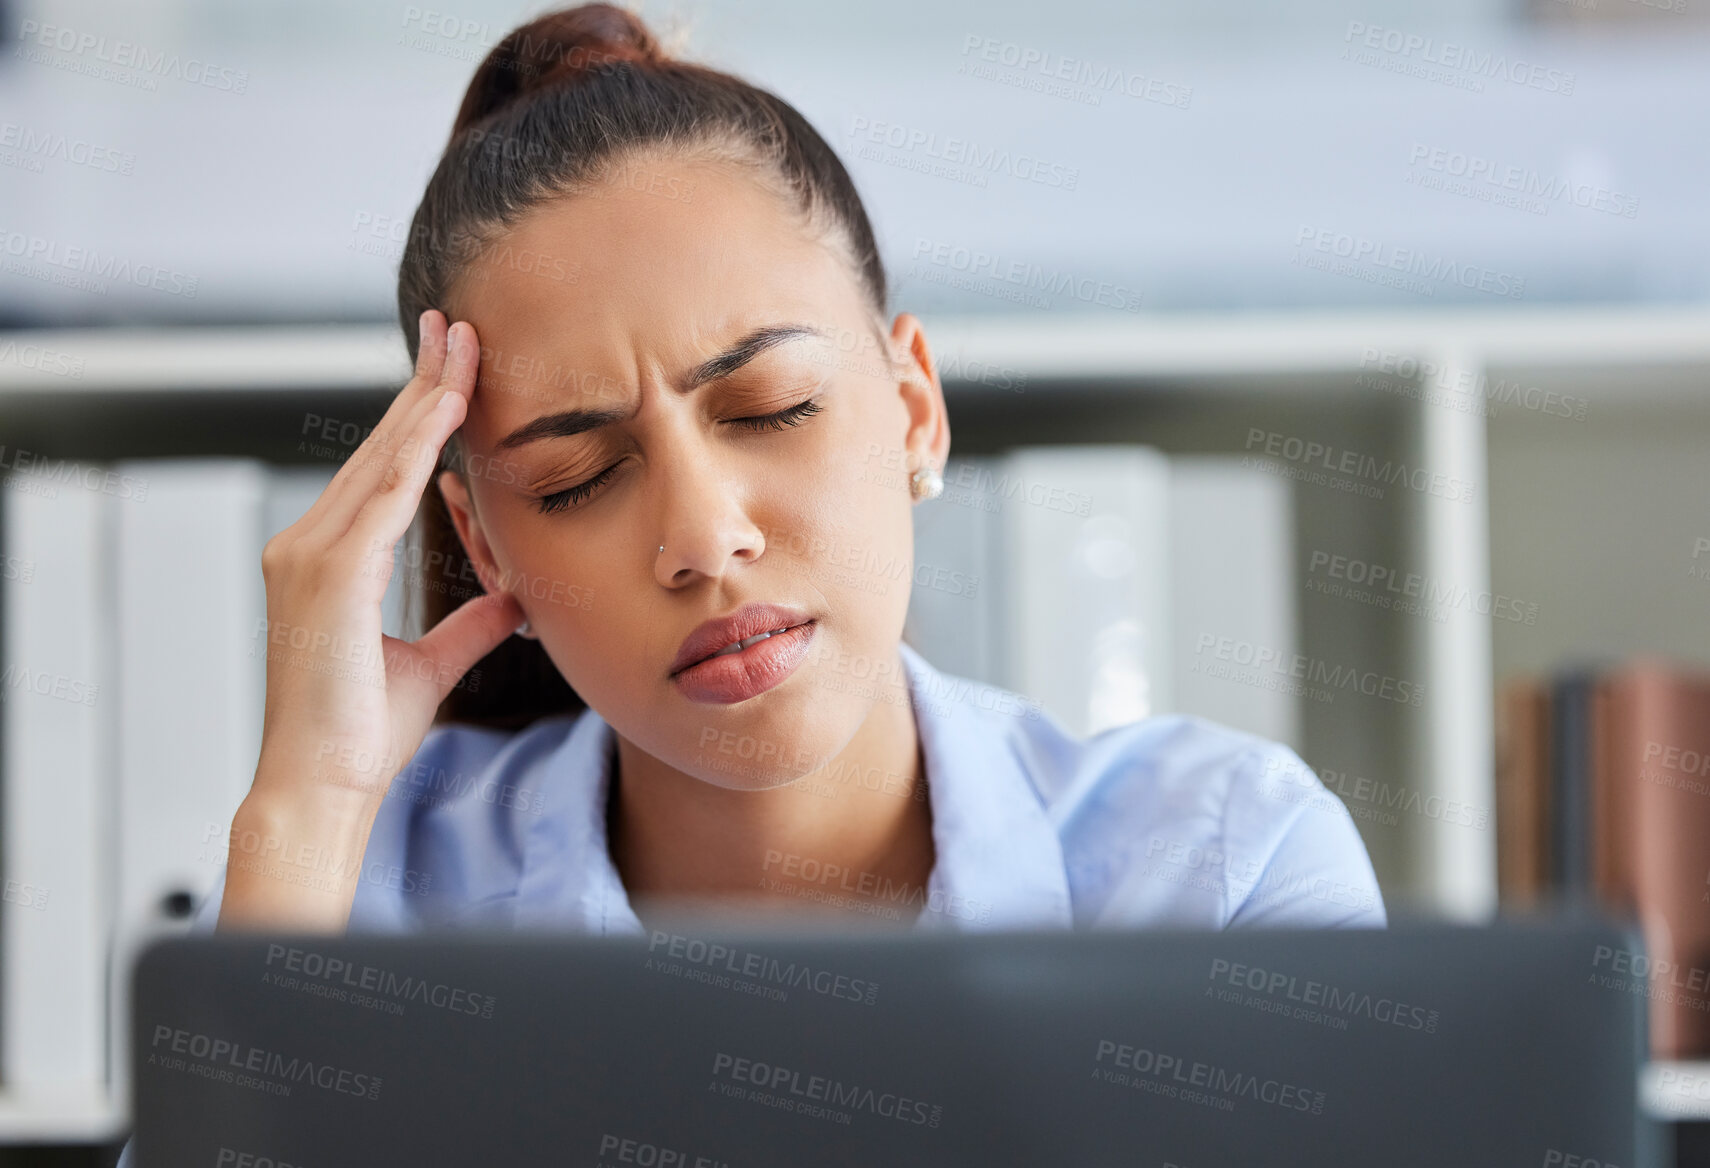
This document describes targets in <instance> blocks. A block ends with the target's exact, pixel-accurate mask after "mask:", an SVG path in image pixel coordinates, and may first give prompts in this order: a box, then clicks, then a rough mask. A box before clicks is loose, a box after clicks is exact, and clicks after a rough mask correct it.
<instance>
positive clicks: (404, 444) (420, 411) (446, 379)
mask: <svg viewBox="0 0 1710 1168" xmlns="http://www.w3.org/2000/svg"><path fill="white" fill-rule="evenodd" d="M447 344H448V346H449V349H448V352H447V354H446V359H445V367H444V369H443V370H442V371H441V376H440V382H439V384H438V385H437V386H435V387H434V388H433V390H432V391H430V392H429V393H428V394H426V395H425V396H423V397H422V398H420V399H419V400H418V401H416V402H414V403H413V404H412V405H411V407H410V408H409V409H408V410H407V411H405V412H403V413H402V414H401V416H400V417H399V418H398V419H397V420H396V421H395V423H394V425H393V426H392V427H391V429H390V430H389V431H388V433H387V435H386V436H385V437H384V439H382V440H379V441H376V437H377V436H378V435H379V431H378V430H376V432H375V434H372V435H370V436H369V441H367V442H364V443H363V444H362V446H361V447H360V448H359V449H358V450H357V452H356V453H355V454H353V455H351V457H350V463H351V464H355V465H352V466H350V467H349V470H350V477H349V478H348V479H347V480H346V482H345V484H344V486H343V487H342V488H341V490H340V491H339V493H338V494H337V495H336V496H335V497H334V498H332V499H330V500H328V503H327V507H326V510H325V511H324V512H323V513H322V514H321V516H320V518H319V520H318V523H317V528H318V535H319V538H321V539H323V540H326V541H329V542H330V541H333V540H338V539H342V538H344V537H345V536H346V535H347V534H349V532H350V529H351V528H353V527H355V526H356V524H357V522H358V516H361V515H364V514H365V513H368V512H370V511H371V510H372V507H371V504H372V503H373V502H374V500H375V499H376V497H379V496H390V495H393V494H397V493H402V494H405V495H407V496H408V498H407V512H406V518H405V522H404V525H403V527H399V528H398V529H397V535H394V536H392V537H391V538H392V539H393V541H394V542H396V540H397V539H398V537H399V536H401V535H402V534H403V531H404V529H405V528H407V527H408V526H409V522H408V516H410V515H413V514H414V513H415V508H416V504H417V503H418V502H419V501H420V499H421V496H422V489H423V487H424V486H425V485H426V483H427V479H428V478H429V477H430V476H431V475H432V472H433V469H434V468H435V467H436V466H438V465H439V455H440V451H441V449H442V448H443V447H444V446H445V441H446V439H447V438H449V437H451V435H452V433H453V432H454V431H455V430H456V429H457V427H458V426H460V425H462V424H463V419H464V418H465V417H466V416H467V411H468V406H469V395H470V394H471V393H472V392H473V390H474V384H475V373H474V367H475V365H476V364H477V362H478V361H479V359H480V348H479V346H478V345H476V343H475V330H474V329H473V328H471V327H470V326H469V325H468V324H466V323H464V322H462V321H459V322H458V323H457V324H455V325H453V326H452V327H451V330H450V332H449V334H448V340H447ZM447 396H453V397H459V398H461V399H462V404H461V405H458V406H455V407H454V406H444V407H443V408H442V402H443V401H444V399H445V397H447ZM411 483H413V484H414V489H413V490H405V491H402V492H399V490H398V488H400V487H406V488H407V487H408V486H409V485H410V484H411ZM382 510H383V511H384V512H386V513H388V514H389V513H390V512H391V511H392V510H393V508H391V507H385V508H382ZM391 526H392V525H391V524H389V523H382V524H380V525H379V528H381V529H385V528H390V527H391ZM366 534H367V535H368V536H370V537H375V538H377V537H379V536H380V535H381V534H382V532H381V530H379V529H376V530H370V531H368V532H367V533H366Z"/></svg>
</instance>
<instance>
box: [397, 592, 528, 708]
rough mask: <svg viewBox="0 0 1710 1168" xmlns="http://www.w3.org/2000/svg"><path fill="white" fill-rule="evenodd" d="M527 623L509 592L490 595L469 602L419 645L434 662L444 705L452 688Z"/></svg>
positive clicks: (425, 655) (434, 679)
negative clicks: (446, 696)
mask: <svg viewBox="0 0 1710 1168" xmlns="http://www.w3.org/2000/svg"><path fill="white" fill-rule="evenodd" d="M522 622H523V610H522V605H520V604H518V603H517V598H516V597H514V596H512V595H511V594H510V593H508V592H496V593H495V592H489V593H486V594H483V595H481V596H477V597H475V599H473V600H470V601H466V602H465V603H463V604H462V605H460V606H459V607H458V608H457V609H456V610H455V611H453V612H451V613H450V614H448V615H447V616H446V618H445V619H444V620H442V621H440V622H439V623H438V624H437V625H435V626H434V627H433V628H431V629H429V630H428V631H427V632H426V633H424V634H423V635H422V637H421V639H420V640H418V641H417V642H416V650H417V652H419V653H420V654H421V655H422V656H423V657H424V658H426V659H427V660H429V661H431V662H433V663H434V664H435V666H436V668H435V669H434V670H433V671H432V672H433V683H434V686H435V688H436V689H437V690H438V691H439V700H440V701H444V700H445V695H446V694H448V693H450V692H451V687H452V686H454V685H456V684H457V683H458V681H460V680H461V679H462V677H463V675H464V674H465V673H468V672H469V670H470V669H471V668H472V667H473V666H474V665H475V663H476V662H477V661H479V660H481V658H483V657H485V656H486V655H487V654H489V653H491V652H492V651H493V650H494V649H496V648H498V647H499V645H500V644H501V643H502V642H503V641H504V639H505V638H506V637H508V636H510V635H511V634H512V633H514V632H516V631H517V627H518V626H519V625H521V624H522Z"/></svg>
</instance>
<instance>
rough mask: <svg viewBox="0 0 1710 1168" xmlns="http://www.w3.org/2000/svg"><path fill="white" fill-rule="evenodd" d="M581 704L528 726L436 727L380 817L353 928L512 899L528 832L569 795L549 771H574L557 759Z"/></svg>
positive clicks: (420, 920) (460, 913)
mask: <svg viewBox="0 0 1710 1168" xmlns="http://www.w3.org/2000/svg"><path fill="white" fill-rule="evenodd" d="M584 713H586V711H580V712H577V713H574V714H564V715H558V716H554V717H550V718H543V719H540V720H539V721H536V722H533V723H531V724H530V725H529V726H527V727H525V728H523V729H521V730H494V729H489V728H486V727H479V726H470V725H463V724H456V723H447V724H442V725H438V726H435V727H434V728H433V729H431V730H430V731H429V732H428V734H427V736H426V737H425V738H424V739H423V740H422V744H421V746H420V748H418V749H417V751H416V753H415V754H414V755H412V756H411V758H410V760H409V761H408V762H407V763H405V764H404V766H403V767H402V768H401V769H400V770H399V771H398V773H397V774H396V775H395V776H394V777H393V779H392V782H391V784H390V786H389V787H388V789H387V792H386V797H385V799H384V801H383V802H382V804H381V809H380V811H379V813H378V814H377V815H376V817H375V820H374V827H373V830H372V831H371V833H370V835H369V839H368V846H367V850H366V852H365V854H364V856H363V872H362V882H361V884H360V885H359V887H358V889H357V894H356V899H355V901H354V903H353V904H352V907H351V921H352V925H353V927H354V926H357V925H367V926H375V927H388V926H395V927H402V926H407V925H419V924H427V923H439V922H446V921H450V920H452V919H454V918H461V917H465V916H467V915H468V914H469V913H471V912H479V911H480V907H481V906H482V905H483V904H491V903H496V902H506V903H508V902H509V901H510V900H511V899H512V898H514V896H515V893H516V889H517V884H518V881H519V880H520V879H521V876H522V871H523V858H524V852H525V849H526V846H527V843H528V838H529V835H530V833H531V831H532V830H533V829H534V828H535V826H536V825H537V824H539V823H540V822H541V820H542V817H543V816H545V815H546V814H547V811H548V806H549V803H550V802H551V801H552V799H553V798H554V797H555V796H556V797H560V798H561V797H562V791H555V790H549V783H548V779H549V777H551V776H556V777H558V778H559V779H561V780H562V779H565V778H573V776H564V775H559V774H558V771H559V769H560V768H558V767H554V766H551V765H549V763H550V760H553V759H557V758H560V757H561V756H562V754H563V752H564V748H565V746H566V744H567V743H568V741H569V739H570V737H571V735H572V734H573V732H574V731H575V728H576V726H577V724H578V723H579V722H580V721H581V719H582V716H583V714H584ZM559 786H562V783H560V784H559Z"/></svg>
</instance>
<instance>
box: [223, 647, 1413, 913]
mask: <svg viewBox="0 0 1710 1168" xmlns="http://www.w3.org/2000/svg"><path fill="white" fill-rule="evenodd" d="M900 649H901V655H902V659H903V663H904V667H905V672H906V674H907V679H908V688H909V697H910V700H911V701H912V703H913V706H914V712H915V719H916V725H917V726H918V728H919V733H920V738H921V746H922V750H923V755H924V760H925V769H926V776H927V780H928V782H927V792H928V794H927V797H928V798H929V799H930V801H931V808H932V834H933V842H934V844H935V846H936V851H937V862H936V866H935V867H934V869H933V870H932V873H931V876H930V878H929V881H928V885H927V888H926V892H925V895H924V896H921V895H920V893H919V891H918V890H914V897H915V899H914V900H913V901H912V902H911V901H909V900H908V899H907V892H908V890H903V889H886V888H884V887H883V886H882V885H879V884H878V883H876V882H875V880H874V879H873V878H870V877H864V876H863V875H862V874H860V873H852V872H839V871H835V870H833V871H830V872H827V871H825V870H824V869H822V868H821V867H820V866H819V865H818V864H816V863H815V862H814V861H813V860H812V859H811V858H803V857H797V856H791V855H785V854H782V853H780V854H778V855H776V856H769V857H768V861H767V868H768V874H767V875H769V877H770V878H771V879H773V880H774V881H775V882H776V885H775V886H778V887H782V888H785V889H787V890H790V891H792V892H794V894H795V895H797V896H801V897H804V898H812V899H817V900H825V899H833V898H839V897H847V896H849V895H850V894H852V893H855V892H857V891H866V892H868V893H876V894H877V895H879V896H881V897H884V896H889V895H891V894H892V893H896V894H898V895H896V896H894V897H893V899H894V901H895V903H896V906H897V910H898V912H899V913H902V915H905V916H906V915H912V909H913V908H915V907H918V908H919V909H920V912H919V916H918V918H916V920H915V925H914V927H916V928H918V929H930V928H940V927H944V928H955V929H995V928H1072V927H1074V928H1080V927H1143V926H1161V925H1169V926H1185V927H1196V926H1203V927H1207V928H1227V927H1230V926H1237V927H1238V926H1243V925H1259V924H1263V925H1294V926H1342V925H1355V926H1374V927H1381V926H1383V925H1384V924H1385V915H1384V907H1383V898H1382V895H1381V893H1380V892H1379V891H1378V887H1377V880H1376V877H1375V876H1374V875H1373V872H1372V867H1371V863H1370V861H1369V860H1368V858H1367V856H1366V851H1365V847H1364V845H1363V844H1362V843H1361V840H1360V836H1359V833H1358V831H1357V830H1356V829H1355V828H1354V825H1353V822H1352V820H1351V819H1350V817H1349V816H1348V813H1347V811H1346V809H1345V808H1344V807H1343V805H1342V803H1341V801H1340V800H1339V799H1337V798H1336V797H1335V796H1334V795H1332V794H1330V793H1329V792H1328V791H1327V790H1326V789H1325V788H1324V787H1323V785H1322V784H1321V783H1320V782H1319V781H1318V779H1317V777H1316V776H1315V775H1314V774H1313V773H1312V772H1311V771H1310V770H1309V769H1308V768H1307V766H1306V764H1305V763H1303V762H1301V761H1300V759H1299V758H1298V757H1297V756H1296V755H1295V754H1294V753H1293V752H1292V751H1290V750H1289V749H1288V748H1287V747H1284V746H1281V745H1279V744H1277V743H1273V742H1269V741H1266V740H1264V739H1261V738H1257V737H1254V736H1252V735H1249V734H1244V733H1241V732H1238V731H1235V730H1231V729H1228V728H1227V727H1223V726H1219V725H1216V724H1213V723H1210V722H1207V721H1205V720H1203V719H1199V718H1193V717H1186V716H1179V715H1170V716H1164V717H1155V718H1149V719H1145V720H1143V721H1140V722H1135V723H1131V724H1129V725H1126V726H1120V727H1116V728H1113V729H1109V730H1106V731H1104V732H1102V733H1100V734H1097V735H1094V736H1092V737H1090V738H1087V739H1078V738H1075V737H1073V736H1072V735H1070V734H1069V733H1068V732H1067V731H1066V730H1065V729H1064V728H1063V726H1062V725H1061V723H1059V722H1058V721H1057V720H1056V719H1055V718H1053V717H1052V716H1051V715H1050V714H1049V713H1047V712H1045V711H1044V710H1042V709H1041V708H1040V707H1039V706H1038V705H1037V704H1036V703H1033V702H1031V701H1029V700H1028V699H1026V698H1024V697H1022V696H1020V695H1019V694H1015V693H1012V692H1010V691H1008V690H1004V689H1001V688H998V687H995V686H990V685H986V684H983V683H980V682H976V681H971V680H969V679H967V678H962V677H957V676H955V675H952V674H947V673H942V672H940V671H939V670H937V669H935V668H934V667H933V666H932V665H930V664H929V663H928V662H927V661H926V660H925V658H923V657H921V656H920V654H919V653H918V652H917V651H916V650H915V649H914V648H913V647H911V646H910V645H908V644H906V643H904V644H902V645H901V646H900ZM614 752H615V738H614V734H613V731H612V729H611V727H610V726H609V725H608V724H607V723H606V722H605V720H604V719H602V718H601V717H600V716H599V715H598V714H596V713H595V712H594V711H593V710H591V709H588V710H583V711H581V712H579V713H576V714H568V715H563V716H560V717H554V718H547V719H543V720H540V721H538V722H535V723H534V724H533V725H531V726H529V727H528V728H526V729H524V730H521V731H515V732H507V731H497V730H486V729H477V728H473V727H469V726H438V727H435V728H434V729H433V730H431V731H430V732H429V733H428V735H427V737H426V739H425V740H424V741H423V743H422V746H421V749H420V750H419V751H418V752H417V753H416V755H415V757H414V758H413V759H412V760H411V761H410V763H409V764H408V765H407V766H406V767H405V768H404V769H403V771H402V772H400V774H399V775H398V776H397V778H396V779H394V780H393V783H392V786H391V790H390V792H389V794H388V796H387V798H386V800H385V802H384V804H383V806H382V809H381V811H380V812H379V814H378V816H377V817H376V819H375V822H374V828H373V831H372V833H371V835H370V836H369V840H368V848H367V852H366V854H365V855H364V857H363V861H362V877H361V881H360V883H359V885H358V888H357V892H356V896H355V899H354V901H353V902H352V905H351V913H350V928H351V929H352V930H387V931H407V930H411V929H414V928H417V927H420V926H424V925H457V924H461V923H469V924H481V925H500V926H503V925H518V926H541V927H552V928H563V929H569V930H573V931H579V932H591V933H600V934H643V935H645V933H646V929H645V927H644V926H643V925H642V923H641V921H640V920H639V919H638V918H637V917H636V915H635V912H634V911H633V910H632V909H631V907H630V902H629V897H628V895H627V894H626V893H625V891H624V887H623V882H622V880H621V879H620V877H619V875H618V872H617V869H616V867H615V866H614V865H613V863H612V859H611V854H610V852H609V851H608V850H607V847H606V827H605V824H606V821H605V806H606V791H607V784H608V781H609V778H610V775H611V766H612V762H613V759H614V758H615V753H614ZM828 781H829V782H830V783H831V784H833V786H834V785H835V784H836V783H838V782H842V783H855V782H868V783H869V784H871V783H875V782H877V781H878V780H877V779H874V778H872V777H870V776H869V777H866V778H863V776H861V775H859V774H858V773H855V772H849V773H846V774H844V775H842V776H839V777H838V778H836V779H832V780H828ZM827 793H832V792H830V791H829V790H828V792H827ZM803 797H804V798H811V797H813V794H812V792H811V791H809V792H807V793H804V796H803ZM308 867H309V869H311V870H312V868H313V862H312V861H311V862H310V864H309V866H308ZM307 874H309V873H308V872H305V875H307ZM224 881H225V873H224V870H223V869H222V871H221V873H220V879H219V882H218V884H217V886H216V887H215V889H214V891H213V893H212V894H211V895H210V896H209V897H208V898H207V899H206V900H205V901H204V902H203V904H202V906H201V907H200V909H199V911H198V912H197V914H196V919H195V921H194V923H193V926H192V927H193V928H195V929H212V928H213V926H214V922H215V921H216V920H217V919H218V916H219V901H220V894H221V892H222V891H223V889H224ZM879 907H880V910H881V912H882V911H885V906H883V905H881V906H879ZM904 909H909V910H911V911H910V912H903V910H904ZM890 915H892V916H893V917H894V916H896V915H897V913H892V914H890Z"/></svg>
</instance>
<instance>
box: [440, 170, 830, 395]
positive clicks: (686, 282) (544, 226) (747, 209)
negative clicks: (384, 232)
mask: <svg viewBox="0 0 1710 1168" xmlns="http://www.w3.org/2000/svg"><path fill="white" fill-rule="evenodd" d="M846 284H852V276H851V274H850V273H849V272H848V271H847V270H846V265H844V264H842V263H841V262H840V261H839V259H838V257H837V255H836V254H835V251H834V249H833V248H832V247H831V246H830V245H829V244H828V243H827V242H826V241H823V240H821V239H818V238H815V237H814V236H813V235H812V234H810V232H809V231H808V229H807V227H806V226H805V225H804V224H803V222H802V218H801V216H800V214H799V213H798V212H797V210H796V209H795V208H794V207H792V206H791V205H790V204H788V203H787V202H785V201H784V200H783V199H782V198H781V197H780V196H779V195H778V194H777V193H776V192H774V191H773V190H772V189H770V188H769V187H768V186H766V185H764V184H763V183H762V182H760V181H759V180H758V179H757V178H756V177H755V176H754V175H752V174H751V173H748V172H746V171H745V170H744V169H743V168H741V167H739V166H737V165H736V164H733V163H730V162H725V161H719V160H715V159H707V158H702V159H685V158H680V157H672V156H670V155H663V154H657V153H650V154H644V155H639V156H636V157H633V158H631V159H629V160H627V161H624V162H621V163H619V164H618V165H617V167H616V168H615V169H614V171H613V173H612V174H611V175H610V176H609V177H608V178H607V179H606V180H605V181H603V182H601V183H600V184H598V185H597V186H595V187H594V188H593V189H591V190H586V191H578V192H576V193H575V194H571V195H566V196H561V197H558V198H553V199H549V200H547V201H545V202H543V203H541V204H538V205H537V206H535V207H533V208H531V209H530V210H529V211H527V212H525V213H524V214H523V215H522V217H521V218H520V219H519V220H518V221H517V222H516V224H515V225H514V226H513V227H512V228H511V229H510V230H509V231H507V232H505V233H504V234H503V235H502V236H500V237H499V238H497V239H495V240H494V241H493V242H492V243H490V244H488V245H486V246H485V247H484V248H483V249H482V250H481V252H480V254H479V255H478V256H477V257H476V258H475V259H474V260H473V261H472V262H471V263H469V264H468V265H467V266H466V267H465V268H464V271H463V273H462V275H461V276H460V278H459V279H458V280H457V282H456V285H455V286H454V288H453V291H452V296H451V297H450V299H451V301H452V308H451V310H452V311H453V312H455V313H456V314H458V315H457V316H454V319H458V318H462V319H467V320H469V321H470V322H471V323H472V324H474V325H475V328H476V331H477V332H478V333H479V335H480V336H481V340H482V344H483V347H487V346H489V345H493V344H507V345H509V346H511V347H513V348H515V347H519V346H520V347H527V348H531V349H536V350H539V349H547V348H550V349H552V350H554V351H556V352H558V353H561V354H565V355H568V354H569V353H571V352H572V351H574V352H576V353H579V354H580V355H581V356H583V357H584V358H585V359H586V360H589V361H596V360H600V359H601V358H602V355H603V354H604V355H615V354H616V353H618V352H626V353H634V352H637V351H645V352H646V353H648V354H651V355H653V356H656V357H658V358H660V359H664V358H666V357H668V356H679V355H680V356H681V358H682V359H683V360H688V361H693V360H694V359H696V358H695V354H697V353H701V352H702V350H703V349H704V348H705V346H707V345H715V344H718V343H719V342H721V341H728V340H731V339H734V334H735V333H736V332H738V331H740V330H742V329H743V327H744V326H749V327H752V325H753V324H755V323H764V322H765V318H769V317H790V318H794V317H798V316H801V315H802V314H804V313H813V312H815V311H817V312H819V313H820V314H822V315H823V314H824V313H826V312H827V311H829V310H831V308H832V306H833V305H839V304H842V303H844V302H845V299H846V292H847V289H846V288H844V287H843V285H846ZM703 355H704V354H703Z"/></svg>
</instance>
